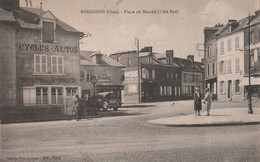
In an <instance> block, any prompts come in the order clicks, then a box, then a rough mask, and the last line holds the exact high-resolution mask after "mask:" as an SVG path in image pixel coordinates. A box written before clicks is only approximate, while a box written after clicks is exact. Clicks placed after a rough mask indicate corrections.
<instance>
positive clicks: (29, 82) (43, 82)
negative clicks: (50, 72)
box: [20, 77, 76, 84]
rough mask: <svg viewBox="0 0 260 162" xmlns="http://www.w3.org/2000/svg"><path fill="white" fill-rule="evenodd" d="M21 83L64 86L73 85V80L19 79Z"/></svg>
mask: <svg viewBox="0 0 260 162" xmlns="http://www.w3.org/2000/svg"><path fill="white" fill-rule="evenodd" d="M20 81H21V83H25V84H64V83H75V82H76V79H75V78H60V77H51V78H46V77H21V80H20Z"/></svg>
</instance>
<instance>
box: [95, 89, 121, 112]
mask: <svg viewBox="0 0 260 162" xmlns="http://www.w3.org/2000/svg"><path fill="white" fill-rule="evenodd" d="M97 97H98V100H99V103H100V108H99V109H103V110H108V109H113V110H114V111H117V110H118V107H119V100H118V97H117V96H116V95H115V94H114V93H113V92H102V93H98V94H97Z"/></svg>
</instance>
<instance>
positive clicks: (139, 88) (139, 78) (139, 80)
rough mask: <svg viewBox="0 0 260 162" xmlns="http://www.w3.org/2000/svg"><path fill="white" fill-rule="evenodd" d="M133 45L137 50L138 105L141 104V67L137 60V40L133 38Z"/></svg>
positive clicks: (138, 59)
mask: <svg viewBox="0 0 260 162" xmlns="http://www.w3.org/2000/svg"><path fill="white" fill-rule="evenodd" d="M135 44H136V48H137V64H138V66H137V69H138V93H139V95H138V96H139V103H141V102H142V85H141V72H140V70H141V68H142V66H141V65H140V58H139V39H137V38H135Z"/></svg>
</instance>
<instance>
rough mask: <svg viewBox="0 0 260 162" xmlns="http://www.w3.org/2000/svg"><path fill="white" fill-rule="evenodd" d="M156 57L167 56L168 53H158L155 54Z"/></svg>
mask: <svg viewBox="0 0 260 162" xmlns="http://www.w3.org/2000/svg"><path fill="white" fill-rule="evenodd" d="M155 57H156V58H157V59H163V58H166V53H157V54H155Z"/></svg>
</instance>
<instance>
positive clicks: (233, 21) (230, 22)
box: [228, 19, 237, 24]
mask: <svg viewBox="0 0 260 162" xmlns="http://www.w3.org/2000/svg"><path fill="white" fill-rule="evenodd" d="M236 22H237V20H232V19H230V20H228V23H229V24H232V23H236Z"/></svg>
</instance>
